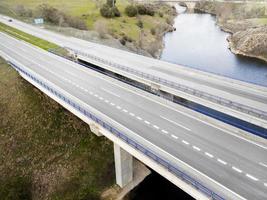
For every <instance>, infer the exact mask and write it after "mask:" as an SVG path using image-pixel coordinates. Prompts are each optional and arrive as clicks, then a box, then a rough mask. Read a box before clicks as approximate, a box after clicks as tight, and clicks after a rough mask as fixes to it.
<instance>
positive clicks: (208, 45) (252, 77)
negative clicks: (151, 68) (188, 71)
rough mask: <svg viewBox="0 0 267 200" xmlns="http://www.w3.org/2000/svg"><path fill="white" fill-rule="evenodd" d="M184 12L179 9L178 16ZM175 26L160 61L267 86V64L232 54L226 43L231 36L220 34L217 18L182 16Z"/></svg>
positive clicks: (166, 38) (201, 15) (165, 40)
mask: <svg viewBox="0 0 267 200" xmlns="http://www.w3.org/2000/svg"><path fill="white" fill-rule="evenodd" d="M183 9H184V8H182V7H180V6H177V10H178V12H181V11H183ZM174 26H175V27H176V31H175V32H172V33H167V34H166V35H165V37H164V42H165V48H164V49H163V52H162V56H161V60H165V61H168V62H172V63H177V64H182V65H186V66H188V67H191V68H195V69H200V70H202V71H207V72H212V73H215V74H219V75H224V76H226V77H230V78H234V79H238V80H243V81H246V82H251V83H254V84H258V85H263V86H267V64H266V63H265V62H263V61H259V60H257V59H252V58H247V57H243V56H237V55H235V54H233V53H232V52H231V51H230V50H229V49H228V42H227V40H226V38H227V37H228V36H229V34H228V33H225V32H223V31H221V30H220V28H219V27H218V26H217V25H216V21H215V17H214V16H212V15H210V14H195V13H193V14H189V13H181V14H179V15H178V16H177V17H176V19H175V24H174Z"/></svg>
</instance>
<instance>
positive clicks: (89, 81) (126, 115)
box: [0, 34, 267, 199]
mask: <svg viewBox="0 0 267 200" xmlns="http://www.w3.org/2000/svg"><path fill="white" fill-rule="evenodd" d="M0 41H1V42H0V48H1V50H2V51H4V52H6V53H8V54H9V55H12V56H13V57H15V58H16V59H17V60H19V62H21V63H23V64H24V65H26V66H28V67H29V68H31V69H32V70H33V71H35V72H37V73H38V74H40V75H41V76H43V77H45V78H46V79H48V80H49V81H51V82H53V83H55V84H56V85H58V86H59V87H61V88H63V89H64V90H66V91H69V92H70V93H71V94H72V95H74V96H76V97H78V98H79V99H81V100H82V101H84V102H86V103H87V104H89V105H92V106H94V107H95V108H97V109H98V110H99V111H101V112H102V113H105V114H106V115H107V116H109V117H111V118H112V119H114V120H116V121H117V122H119V123H120V124H122V125H123V126H125V127H127V128H129V129H131V130H132V131H134V132H135V133H138V134H139V135H140V136H142V137H143V138H145V139H146V140H149V141H150V142H152V143H153V144H156V145H157V146H159V147H160V148H162V149H164V151H167V152H169V153H170V154H172V155H173V156H175V157H177V158H179V159H181V160H183V161H184V162H186V163H188V164H190V165H191V166H193V167H194V168H195V169H197V170H199V171H201V172H203V173H205V174H208V175H209V176H210V177H211V178H213V179H214V180H216V181H218V182H220V183H223V184H224V185H225V186H227V187H228V188H231V189H232V188H233V189H232V190H233V191H236V192H238V193H240V194H242V195H245V196H248V197H251V198H253V199H260V198H262V197H266V193H264V192H265V190H266V187H265V185H264V182H262V181H263V180H266V169H265V168H263V166H261V165H259V164H258V160H257V159H255V158H258V157H260V158H262V160H261V162H266V159H267V158H266V150H265V149H263V148H260V147H258V146H256V145H254V144H251V143H248V142H246V141H243V140H239V139H238V138H235V137H233V136H231V135H229V134H225V133H223V132H222V133H218V132H219V131H218V130H217V129H214V128H213V127H210V126H207V125H204V126H203V124H201V123H200V122H199V121H196V120H192V119H188V117H186V116H185V115H182V114H180V113H179V112H176V111H174V110H172V109H168V108H167V107H165V106H162V105H161V104H159V103H156V101H151V100H149V99H147V98H144V97H142V96H141V95H137V94H136V93H133V92H131V91H128V90H126V89H123V88H122V87H119V86H118V84H121V85H124V84H122V83H119V82H117V81H115V80H114V81H112V80H111V79H109V78H107V79H106V80H105V79H104V78H99V77H96V76H93V75H92V74H95V73H94V72H93V73H92V72H90V70H88V69H84V68H83V69H82V70H81V69H80V67H77V66H76V65H75V64H74V63H71V62H69V61H65V60H64V59H61V58H58V57H56V56H54V55H49V56H48V55H46V54H42V53H41V51H40V52H39V51H36V50H34V49H35V48H31V47H29V46H28V45H24V44H23V45H22V44H20V43H18V42H16V41H15V40H11V39H10V38H8V37H5V36H3V35H2V34H1V36H0ZM14 45H15V46H16V47H17V48H12V47H14ZM22 49H24V50H22ZM43 56H44V57H45V59H44V58H42V57H43ZM63 63H64V64H63ZM85 72H87V73H85ZM90 74H91V75H90ZM69 81H70V82H69ZM101 88H105V90H106V91H109V92H106V91H105V90H102V89H101ZM90 92H91V93H92V94H90ZM114 94H115V95H114ZM126 94H127V95H126ZM106 101H108V102H106ZM112 104H113V105H112ZM123 110H126V111H127V112H125V111H123ZM131 113H132V114H134V116H132V115H130V114H131ZM159 113H160V114H161V115H162V113H164V114H166V113H167V115H168V116H167V117H168V118H170V116H172V117H174V119H172V120H174V121H178V122H179V123H181V124H182V125H183V126H185V127H186V126H188V127H190V131H188V130H185V129H182V128H181V127H179V126H177V125H175V124H173V123H171V122H170V121H168V120H164V119H162V118H161V117H160V115H159ZM180 119H185V121H187V122H188V123H186V124H185V122H184V121H183V120H180ZM146 122H149V124H148V123H146ZM195 127H196V128H195ZM203 127H204V128H203ZM193 128H194V129H193ZM191 129H192V131H191ZM207 130H212V131H211V133H210V135H208V136H205V135H206V132H208V131H207ZM163 131H165V132H166V131H167V132H168V133H167V134H166V133H164V132H163ZM199 131H203V133H202V134H201V135H199V133H198V132H199ZM188 132H192V134H188ZM212 134H214V136H213V137H210V136H211V135H212ZM218 135H219V136H221V138H220V139H219V141H217V143H216V142H215V141H216V137H217V136H218ZM174 136H175V137H174ZM222 139H223V140H222ZM236 145H238V146H239V145H241V146H242V145H243V146H244V148H240V147H238V146H236ZM194 147H195V148H194ZM248 148H249V149H251V150H252V152H253V154H254V155H253V154H251V155H248V156H246V154H247V153H250V152H247V151H246V150H247V149H248ZM197 149H200V151H198V150H197ZM210 155H212V156H213V157H212V156H210ZM219 159H220V161H221V162H219V161H218V160H219ZM222 161H223V162H227V164H226V165H224V164H222ZM233 166H235V167H236V168H238V167H239V168H241V166H242V173H239V172H238V173H237V171H236V170H233V168H232V167H233ZM239 168H238V169H239ZM243 171H244V173H243ZM253 178H254V179H253ZM255 178H256V179H255ZM241 183H242V184H241ZM264 189H265V190H264ZM248 190H249V191H250V193H249V194H247V193H248V192H247V191H248ZM255 194H256V196H255Z"/></svg>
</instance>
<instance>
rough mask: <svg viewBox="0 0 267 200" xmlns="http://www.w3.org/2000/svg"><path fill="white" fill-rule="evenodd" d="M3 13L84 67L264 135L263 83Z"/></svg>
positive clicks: (1, 18)
mask: <svg viewBox="0 0 267 200" xmlns="http://www.w3.org/2000/svg"><path fill="white" fill-rule="evenodd" d="M7 19H8V18H7V17H5V16H0V21H1V22H3V23H6V24H7V25H9V26H13V27H14V28H17V29H19V30H22V31H24V32H26V33H29V34H32V35H34V36H37V37H39V38H42V39H45V40H47V41H50V42H52V43H55V44H58V45H59V46H62V47H65V48H67V49H69V50H70V52H71V53H72V54H73V55H75V56H76V57H77V59H78V60H79V61H82V62H85V63H87V64H89V66H90V67H93V66H97V67H98V68H101V69H103V70H104V71H105V72H107V71H108V72H111V73H112V74H118V75H119V76H121V77H123V80H124V81H125V80H127V81H128V82H129V83H130V84H132V85H133V84H134V85H136V86H137V87H139V88H140V87H141V88H142V89H144V90H147V91H149V92H152V93H154V94H156V95H158V96H162V97H163V98H166V99H168V100H170V101H173V102H176V103H177V102H178V103H180V104H183V105H185V106H188V107H190V108H192V109H194V110H197V111H199V112H201V113H204V114H208V115H209V116H212V117H215V118H217V119H219V120H222V121H223V122H227V123H230V124H231V125H234V126H237V127H238V128H241V129H243V130H246V131H249V132H253V134H256V135H259V136H262V137H267V130H266V129H267V88H266V87H262V86H258V85H253V84H249V83H245V82H242V81H238V80H233V79H230V78H226V77H222V76H218V75H214V74H210V73H206V72H203V71H199V70H194V69H192V68H189V67H185V66H182V65H176V64H171V63H168V62H163V61H160V60H155V59H152V58H148V57H144V56H141V55H137V54H133V53H130V52H126V51H122V50H119V49H115V48H111V47H107V46H104V45H100V44H96V43H92V42H88V41H84V40H80V39H77V38H73V37H67V36H63V35H60V34H57V33H54V32H51V31H47V30H44V29H41V28H38V27H35V26H32V25H29V24H26V23H23V22H20V21H18V20H15V19H13V21H12V23H9V22H8V20H7ZM222 67H223V66H222ZM228 116H231V117H230V118H229V117H228ZM261 127H262V128H261Z"/></svg>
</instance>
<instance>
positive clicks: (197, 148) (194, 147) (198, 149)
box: [193, 146, 201, 151]
mask: <svg viewBox="0 0 267 200" xmlns="http://www.w3.org/2000/svg"><path fill="white" fill-rule="evenodd" d="M193 149H195V150H197V151H201V149H200V148H199V147H196V146H193Z"/></svg>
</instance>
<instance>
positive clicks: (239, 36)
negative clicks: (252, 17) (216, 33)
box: [228, 26, 267, 62]
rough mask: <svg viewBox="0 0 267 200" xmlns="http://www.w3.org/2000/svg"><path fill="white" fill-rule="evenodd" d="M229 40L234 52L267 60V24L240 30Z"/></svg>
mask: <svg viewBox="0 0 267 200" xmlns="http://www.w3.org/2000/svg"><path fill="white" fill-rule="evenodd" d="M228 41H229V48H230V49H231V51H232V52H233V53H236V54H239V55H244V56H249V57H254V58H258V59H262V60H264V61H266V62H267V26H263V27H258V28H249V29H247V30H244V31H238V32H236V33H234V34H233V35H231V36H230V37H229V38H228Z"/></svg>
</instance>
